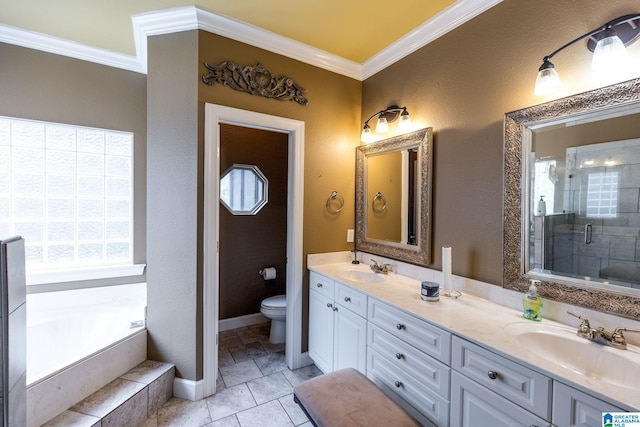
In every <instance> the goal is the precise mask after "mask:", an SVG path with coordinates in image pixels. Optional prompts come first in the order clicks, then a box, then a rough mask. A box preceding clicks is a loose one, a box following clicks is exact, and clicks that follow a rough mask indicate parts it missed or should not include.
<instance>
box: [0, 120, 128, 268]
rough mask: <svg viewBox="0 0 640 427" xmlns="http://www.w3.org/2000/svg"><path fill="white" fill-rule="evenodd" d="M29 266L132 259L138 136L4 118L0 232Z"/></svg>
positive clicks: (99, 263)
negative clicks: (22, 251)
mask: <svg viewBox="0 0 640 427" xmlns="http://www.w3.org/2000/svg"><path fill="white" fill-rule="evenodd" d="M12 235H21V236H22V237H24V239H25V244H26V257H27V270H28V271H31V272H36V271H43V270H59V269H64V270H69V269H74V268H87V267H99V266H106V265H120V264H131V263H132V261H133V134H132V133H129V132H119V131H113V130H104V129H93V128H86V127H77V126H71V125H64V124H56V123H46V122H37V121H30V120H21V119H14V118H8V117H0V236H12Z"/></svg>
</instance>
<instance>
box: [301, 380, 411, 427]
mask: <svg viewBox="0 0 640 427" xmlns="http://www.w3.org/2000/svg"><path fill="white" fill-rule="evenodd" d="M293 394H294V398H295V400H296V402H298V403H299V404H300V406H302V408H303V409H304V410H305V411H306V412H307V414H308V415H309V417H310V418H311V419H312V421H314V422H315V424H316V425H318V426H319V427H341V426H344V427H355V426H362V427H374V426H385V427H388V426H394V427H414V426H420V424H418V423H417V422H416V421H415V420H414V419H413V418H412V417H411V416H410V415H409V414H407V413H406V412H405V411H404V409H402V408H401V407H400V406H399V405H398V404H396V403H395V402H394V401H393V400H391V399H390V398H389V397H387V395H385V394H384V393H383V392H382V390H380V389H379V388H378V387H377V386H376V385H375V384H374V383H373V382H371V381H370V380H369V379H368V378H367V377H365V376H364V375H362V374H361V373H360V372H358V371H357V370H355V369H351V368H349V369H341V370H339V371H334V372H331V373H328V374H324V375H320V376H318V377H316V378H313V379H311V380H309V381H305V382H303V383H301V384H298V385H297V386H295V387H294V389H293Z"/></svg>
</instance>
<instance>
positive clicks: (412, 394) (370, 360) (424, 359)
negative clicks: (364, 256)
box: [367, 298, 451, 426]
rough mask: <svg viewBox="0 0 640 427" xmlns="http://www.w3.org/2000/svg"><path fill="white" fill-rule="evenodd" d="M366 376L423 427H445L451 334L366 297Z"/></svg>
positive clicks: (447, 418)
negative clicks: (425, 426) (367, 305)
mask: <svg viewBox="0 0 640 427" xmlns="http://www.w3.org/2000/svg"><path fill="white" fill-rule="evenodd" d="M368 320H369V325H368V333H367V336H368V338H367V375H368V376H369V378H371V379H372V380H373V381H374V382H376V383H377V384H378V385H382V386H383V387H384V389H385V391H387V394H390V395H391V397H392V398H394V400H396V402H398V403H399V404H400V405H401V406H403V407H404V408H405V409H406V410H407V411H408V412H409V413H411V414H412V415H413V416H414V417H415V418H416V419H418V421H420V422H421V423H422V424H425V425H436V426H447V425H449V392H450V368H449V366H448V364H449V359H450V356H451V352H450V349H451V345H450V344H451V334H450V333H448V332H446V331H444V330H442V329H440V328H437V327H435V326H433V325H431V324H430V323H428V322H426V321H424V320H422V319H420V318H418V317H415V316H413V315H410V314H407V313H406V312H403V311H401V310H399V309H397V308H395V307H393V306H391V305H389V304H386V303H384V302H382V301H379V300H377V299H374V298H369V310H368Z"/></svg>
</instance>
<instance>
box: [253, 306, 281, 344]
mask: <svg viewBox="0 0 640 427" xmlns="http://www.w3.org/2000/svg"><path fill="white" fill-rule="evenodd" d="M260 311H261V312H262V314H264V315H265V316H267V317H268V318H269V319H271V332H270V333H269V342H271V343H272V344H282V343H283V342H284V341H285V337H286V336H287V332H286V317H287V296H286V295H276V296H274V297H270V298H267V299H265V300H263V301H262V304H261V305H260Z"/></svg>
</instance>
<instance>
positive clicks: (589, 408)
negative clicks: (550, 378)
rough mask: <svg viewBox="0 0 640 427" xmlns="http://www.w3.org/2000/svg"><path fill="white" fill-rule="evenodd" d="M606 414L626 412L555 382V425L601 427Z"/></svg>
mask: <svg viewBox="0 0 640 427" xmlns="http://www.w3.org/2000/svg"><path fill="white" fill-rule="evenodd" d="M604 412H625V411H624V410H622V409H620V408H618V407H616V406H614V405H612V404H610V403H607V402H604V401H602V400H600V399H596V398H595V397H593V396H589V395H588V394H586V393H583V392H581V391H579V390H576V389H574V388H572V387H569V386H566V385H564V384H562V383H559V382H557V381H554V382H553V424H554V425H559V426H566V427H600V426H602V414H603V413H604Z"/></svg>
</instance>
